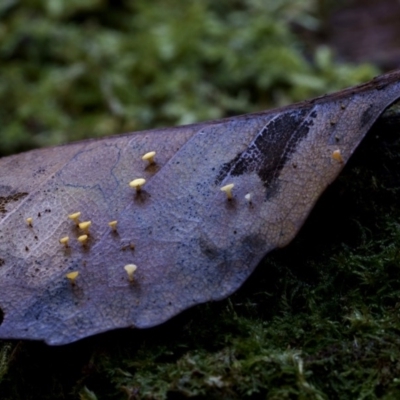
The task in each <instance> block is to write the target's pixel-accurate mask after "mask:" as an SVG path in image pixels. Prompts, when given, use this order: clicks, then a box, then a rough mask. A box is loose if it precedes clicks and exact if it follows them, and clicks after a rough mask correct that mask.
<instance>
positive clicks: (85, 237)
mask: <svg viewBox="0 0 400 400" xmlns="http://www.w3.org/2000/svg"><path fill="white" fill-rule="evenodd" d="M88 238H89V236H88V235H81V236H79V237H78V242H80V243H82V245H83V246H84V245H85V244H86V243H87V241H88Z"/></svg>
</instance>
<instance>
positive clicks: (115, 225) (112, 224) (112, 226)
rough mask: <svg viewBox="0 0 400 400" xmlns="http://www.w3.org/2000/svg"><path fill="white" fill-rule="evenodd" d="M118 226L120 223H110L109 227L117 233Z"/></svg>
mask: <svg viewBox="0 0 400 400" xmlns="http://www.w3.org/2000/svg"><path fill="white" fill-rule="evenodd" d="M117 224H118V221H110V222H109V223H108V226H109V227H110V228H111V229H112V230H113V232H116V231H117Z"/></svg>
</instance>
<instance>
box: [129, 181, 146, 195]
mask: <svg viewBox="0 0 400 400" xmlns="http://www.w3.org/2000/svg"><path fill="white" fill-rule="evenodd" d="M145 183H146V179H143V178H138V179H134V180H133V181H131V182H129V186H130V187H131V188H132V189H136V192H137V193H139V192H140V191H141V190H142V186H143V185H144V184H145Z"/></svg>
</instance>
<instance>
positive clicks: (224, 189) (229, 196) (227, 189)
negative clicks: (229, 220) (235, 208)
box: [221, 183, 235, 200]
mask: <svg viewBox="0 0 400 400" xmlns="http://www.w3.org/2000/svg"><path fill="white" fill-rule="evenodd" d="M234 186H235V184H234V183H230V184H228V185H225V186H222V188H221V191H222V192H225V194H226V198H227V199H228V200H232V198H233V195H232V189H233V187H234Z"/></svg>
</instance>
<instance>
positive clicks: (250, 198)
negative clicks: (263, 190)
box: [244, 193, 253, 204]
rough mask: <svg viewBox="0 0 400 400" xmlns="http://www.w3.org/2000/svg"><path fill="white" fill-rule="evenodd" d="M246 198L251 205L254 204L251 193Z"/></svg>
mask: <svg viewBox="0 0 400 400" xmlns="http://www.w3.org/2000/svg"><path fill="white" fill-rule="evenodd" d="M244 198H245V199H246V201H247V202H248V203H249V204H253V195H252V194H251V193H247V194H246V196H244Z"/></svg>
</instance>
